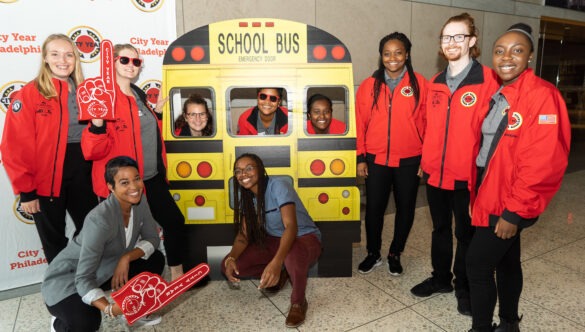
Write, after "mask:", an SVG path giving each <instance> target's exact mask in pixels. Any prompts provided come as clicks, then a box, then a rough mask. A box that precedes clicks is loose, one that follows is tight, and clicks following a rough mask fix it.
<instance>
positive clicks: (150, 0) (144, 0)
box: [130, 0, 164, 12]
mask: <svg viewBox="0 0 585 332" xmlns="http://www.w3.org/2000/svg"><path fill="white" fill-rule="evenodd" d="M130 1H132V4H133V5H134V6H135V7H136V8H138V9H140V10H142V11H143V12H155V11H157V10H159V9H160V8H161V7H162V4H163V2H164V0H130Z"/></svg>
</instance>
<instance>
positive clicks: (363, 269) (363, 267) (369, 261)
mask: <svg viewBox="0 0 585 332" xmlns="http://www.w3.org/2000/svg"><path fill="white" fill-rule="evenodd" d="M380 265H382V257H380V255H379V254H378V255H374V254H372V253H369V254H368V256H366V258H365V259H364V260H363V261H362V262H361V263H360V265H358V272H359V273H361V274H368V273H370V272H372V271H373V270H374V268H375V267H377V266H380Z"/></svg>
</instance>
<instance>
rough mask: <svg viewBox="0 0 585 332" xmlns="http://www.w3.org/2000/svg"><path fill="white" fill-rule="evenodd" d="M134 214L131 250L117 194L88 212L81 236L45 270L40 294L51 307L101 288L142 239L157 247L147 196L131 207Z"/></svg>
mask: <svg viewBox="0 0 585 332" xmlns="http://www.w3.org/2000/svg"><path fill="white" fill-rule="evenodd" d="M132 212H133V221H134V224H133V228H132V239H131V241H130V245H129V246H128V247H126V235H125V232H124V224H123V222H122V220H123V219H122V211H121V208H120V204H119V203H118V200H117V199H116V197H115V196H114V195H110V196H108V198H107V199H106V200H104V201H103V202H101V203H100V204H99V205H98V206H96V207H95V208H94V209H93V210H91V212H89V214H88V215H87V217H86V218H85V221H84V224H83V228H82V229H81V232H80V233H79V235H78V236H76V237H75V238H74V239H73V240H72V241H69V243H68V244H67V247H65V249H63V250H62V251H61V252H60V253H59V254H58V255H57V257H55V259H53V261H52V262H51V264H49V267H48V268H47V270H46V271H45V276H44V278H43V284H42V285H41V293H42V294H43V298H44V299H45V303H46V304H47V305H48V306H53V305H55V304H57V303H59V302H60V301H61V300H63V299H65V298H66V297H68V296H71V295H73V294H75V293H78V294H79V296H81V297H83V296H85V295H86V294H87V293H88V292H89V291H91V290H92V289H95V288H99V287H100V286H101V285H102V284H103V283H104V282H106V281H108V279H110V278H111V277H112V276H113V274H114V269H115V268H116V266H117V264H118V260H119V259H120V257H122V255H123V254H124V253H126V252H128V251H130V250H132V249H134V247H135V245H136V242H138V241H139V240H146V241H148V242H150V243H152V245H153V246H154V248H155V249H156V248H158V245H159V243H160V238H159V236H158V233H157V229H156V222H155V220H154V218H153V217H152V215H151V213H150V208H149V207H148V203H147V202H146V197H145V196H144V195H143V196H142V200H141V201H140V203H139V204H138V205H135V206H133V207H132Z"/></svg>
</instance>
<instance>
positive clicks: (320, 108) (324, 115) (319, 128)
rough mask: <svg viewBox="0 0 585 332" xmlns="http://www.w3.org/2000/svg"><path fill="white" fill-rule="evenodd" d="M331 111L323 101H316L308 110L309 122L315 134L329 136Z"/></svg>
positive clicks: (329, 106)
mask: <svg viewBox="0 0 585 332" xmlns="http://www.w3.org/2000/svg"><path fill="white" fill-rule="evenodd" d="M332 114H333V111H332V110H331V105H329V103H328V102H327V101H326V100H324V99H320V100H316V101H315V102H313V104H312V105H311V109H310V110H309V120H311V124H312V125H313V128H314V129H315V134H329V125H331V117H332Z"/></svg>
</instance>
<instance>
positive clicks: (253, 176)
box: [234, 157, 259, 194]
mask: <svg viewBox="0 0 585 332" xmlns="http://www.w3.org/2000/svg"><path fill="white" fill-rule="evenodd" d="M234 176H235V177H236V180H237V181H238V183H239V184H240V186H241V187H242V188H245V189H248V190H250V191H252V192H253V193H254V194H257V193H258V178H259V177H258V165H256V163H255V162H254V160H253V159H252V158H249V157H242V158H241V159H240V160H238V161H237V162H236V165H235V167H234Z"/></svg>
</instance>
